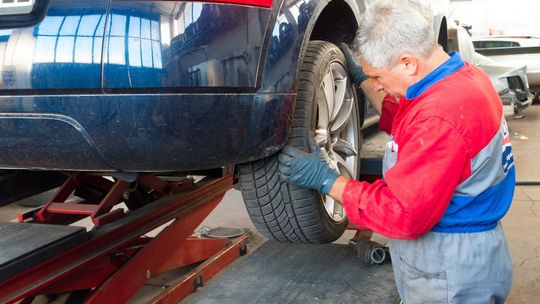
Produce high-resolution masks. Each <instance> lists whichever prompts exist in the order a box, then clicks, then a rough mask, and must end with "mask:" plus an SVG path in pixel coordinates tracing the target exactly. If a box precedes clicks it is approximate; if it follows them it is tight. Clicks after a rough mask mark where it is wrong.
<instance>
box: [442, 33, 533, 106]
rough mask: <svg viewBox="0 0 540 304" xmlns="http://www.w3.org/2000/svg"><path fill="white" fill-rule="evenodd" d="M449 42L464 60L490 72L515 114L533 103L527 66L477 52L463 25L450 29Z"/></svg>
mask: <svg viewBox="0 0 540 304" xmlns="http://www.w3.org/2000/svg"><path fill="white" fill-rule="evenodd" d="M448 44H449V49H451V50H456V51H459V53H460V54H461V56H462V57H463V59H464V60H466V61H468V62H470V63H471V64H474V65H476V66H478V67H479V68H480V69H482V70H484V72H486V73H487V74H488V76H489V78H490V79H491V82H492V83H493V86H494V87H495V89H496V90H497V92H498V93H499V97H500V98H501V101H502V103H503V105H509V106H511V107H512V110H513V113H514V115H521V114H522V112H523V110H525V109H526V108H527V107H528V106H529V105H531V103H532V96H531V94H530V92H529V86H528V79H527V74H526V71H527V66H525V65H512V64H505V63H499V62H495V61H494V60H492V59H489V58H487V57H485V56H483V55H481V54H479V53H477V52H476V51H475V49H474V46H473V43H472V40H471V37H470V36H469V33H467V31H466V30H465V29H464V28H462V27H457V28H451V29H449V30H448Z"/></svg>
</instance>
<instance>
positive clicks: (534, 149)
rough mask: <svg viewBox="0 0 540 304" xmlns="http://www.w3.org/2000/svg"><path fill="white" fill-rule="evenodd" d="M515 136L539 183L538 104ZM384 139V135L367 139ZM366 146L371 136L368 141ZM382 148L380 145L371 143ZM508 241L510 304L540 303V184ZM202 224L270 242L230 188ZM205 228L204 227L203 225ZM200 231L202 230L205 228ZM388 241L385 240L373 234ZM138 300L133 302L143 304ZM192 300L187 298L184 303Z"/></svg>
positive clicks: (526, 172)
mask: <svg viewBox="0 0 540 304" xmlns="http://www.w3.org/2000/svg"><path fill="white" fill-rule="evenodd" d="M508 125H509V128H510V132H511V137H512V144H513V148H514V157H515V162H516V168H517V180H518V181H539V182H540V157H539V156H540V155H539V154H538V153H539V152H540V106H532V107H531V108H529V109H528V110H527V111H526V115H525V117H524V118H522V119H512V118H511V117H509V118H508ZM369 136H370V137H372V138H380V137H381V135H380V134H376V133H375V134H371V135H369ZM367 140H368V142H369V140H370V138H367ZM368 144H370V145H371V146H375V147H378V146H381V145H380V143H379V142H378V141H377V142H375V141H372V142H371V143H368ZM34 199H35V198H34ZM25 209H26V208H24V207H21V206H20V205H18V204H12V205H9V206H5V207H2V208H0V221H8V220H14V219H15V217H16V215H17V214H18V213H19V212H21V211H23V210H25ZM503 225H504V229H505V232H506V235H507V238H508V241H509V245H510V250H511V254H512V260H513V268H514V282H513V287H512V290H511V292H510V296H509V298H508V301H507V303H511V304H522V303H523V304H525V303H537V302H538V301H539V299H540V288H539V287H540V258H539V255H540V186H518V187H516V192H515V195H514V201H513V204H512V207H511V209H510V211H509V212H508V214H507V215H506V216H505V218H504V219H503ZM202 226H206V227H212V228H214V227H220V226H221V227H239V228H247V229H249V230H250V231H251V232H252V233H251V235H250V247H249V248H250V250H251V252H253V251H254V250H256V249H257V248H258V247H259V246H260V245H262V244H263V243H264V242H266V241H267V240H266V239H265V238H264V237H263V236H262V235H260V234H259V233H258V232H257V230H256V229H255V227H254V226H253V224H252V223H251V221H250V220H249V217H248V215H247V212H246V210H245V208H244V205H243V201H242V197H241V194H240V192H239V191H237V190H230V191H229V192H228V193H227V194H226V197H225V199H224V200H223V202H222V203H221V204H220V205H219V206H218V207H217V208H216V210H214V212H212V214H210V216H209V217H208V218H207V219H206V220H205V222H204V223H203V225H202ZM202 226H201V227H202ZM201 227H200V228H201ZM352 235H353V232H351V231H347V232H346V233H345V235H344V236H343V237H341V238H340V239H339V240H338V241H337V242H338V243H347V240H348V239H350V238H351V237H352ZM375 239H376V240H377V241H379V242H384V241H385V240H384V238H383V237H381V236H375ZM143 299H148V297H144V296H143V297H139V298H138V299H133V300H134V301H132V302H133V303H144V302H146V301H144V300H143ZM186 300H188V302H189V298H188V299H186Z"/></svg>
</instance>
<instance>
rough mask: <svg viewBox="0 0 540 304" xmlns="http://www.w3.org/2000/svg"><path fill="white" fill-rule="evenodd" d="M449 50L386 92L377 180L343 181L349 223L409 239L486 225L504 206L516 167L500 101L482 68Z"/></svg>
mask: <svg viewBox="0 0 540 304" xmlns="http://www.w3.org/2000/svg"><path fill="white" fill-rule="evenodd" d="M450 55H451V57H450V59H448V60H447V61H446V62H445V63H443V64H442V65H441V66H439V67H438V68H437V69H435V70H434V71H432V72H431V73H430V74H429V75H428V76H426V77H425V78H424V79H422V80H421V81H419V82H417V83H415V84H414V85H412V86H411V87H409V88H408V89H407V94H406V96H405V98H403V97H402V98H400V100H399V102H398V101H397V100H396V99H395V98H393V97H391V96H386V97H385V99H384V101H383V105H382V112H381V121H380V124H379V127H380V128H381V129H382V130H384V131H386V132H387V133H389V134H390V138H391V139H390V141H389V142H388V144H387V147H386V152H385V157H384V161H383V169H384V174H383V176H384V178H383V179H381V180H378V181H376V182H374V183H371V184H370V183H367V182H359V181H354V180H351V181H349V182H348V183H347V185H346V187H345V192H344V194H343V204H344V207H345V210H346V212H347V215H348V217H349V220H350V221H351V222H352V223H353V224H356V225H357V226H359V227H367V228H369V229H371V230H373V231H375V232H378V233H380V234H382V235H384V236H387V237H390V238H396V239H413V238H416V237H418V236H420V235H422V234H424V233H426V232H428V231H436V232H446V233H461V232H480V231H487V230H491V229H493V228H495V227H496V226H497V223H498V221H499V219H501V218H502V217H503V216H504V215H505V214H506V212H507V211H508V209H509V207H510V203H511V201H512V196H513V194H514V187H515V168H514V158H513V155H512V146H511V145H510V136H509V133H508V127H507V125H506V121H505V119H504V115H503V108H502V103H501V100H500V98H499V96H498V94H497V92H496V91H495V89H494V87H493V85H492V84H491V81H490V79H489V78H488V76H487V75H486V74H485V73H484V72H483V71H481V70H479V69H478V68H476V67H474V66H472V65H471V64H469V63H466V62H464V61H463V60H462V59H461V57H460V56H459V54H458V53H452V54H450Z"/></svg>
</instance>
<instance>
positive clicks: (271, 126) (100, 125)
mask: <svg viewBox="0 0 540 304" xmlns="http://www.w3.org/2000/svg"><path fill="white" fill-rule="evenodd" d="M116 97H117V98H116V99H115V100H114V102H110V101H111V100H113V99H112V98H111V96H110V95H84V96H70V95H67V96H11V97H9V98H3V99H2V103H1V104H0V112H1V113H2V114H0V127H1V128H2V130H4V131H3V132H2V136H0V143H1V145H0V147H1V148H0V164H3V165H2V166H3V167H4V168H32V169H41V168H53V169H62V170H80V168H84V170H85V171H133V172H142V171H148V172H155V171H157V172H163V171H179V170H186V168H189V169H190V170H195V169H206V168H214V167H219V166H221V165H223V164H227V163H230V164H232V163H238V162H243V161H249V160H254V159H255V157H257V156H258V155H265V154H273V153H275V152H276V151H278V150H279V149H280V147H281V143H282V142H283V141H284V140H285V139H286V137H287V134H286V132H285V131H284V130H286V128H285V127H284V126H286V125H287V123H288V118H289V116H290V115H291V113H290V112H289V111H286V110H284V109H290V108H291V104H292V101H293V96H292V94H219V95H216V94H197V95H192V94H187V95H186V94H159V95H154V94H151V95H146V94H134V95H128V94H126V95H123V96H122V97H121V98H118V96H116ZM22 110H24V112H23V111H22ZM85 110H88V111H85ZM188 126H189V128H187V127H188ZM276 130H277V131H276ZM248 139H249V140H248ZM29 146H31V147H32V149H28V147H29ZM186 155H189V157H186ZM224 161H227V162H226V163H224Z"/></svg>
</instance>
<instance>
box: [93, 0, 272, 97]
mask: <svg viewBox="0 0 540 304" xmlns="http://www.w3.org/2000/svg"><path fill="white" fill-rule="evenodd" d="M270 15H271V11H270V10H269V9H261V8H256V7H246V6H233V5H224V4H209V3H201V2H181V1H112V2H111V8H110V13H109V18H108V24H107V32H106V38H105V46H104V76H103V78H104V88H105V89H110V88H186V87H189V88H207V87H218V88H255V87H256V79H257V73H258V65H259V61H260V59H261V56H262V51H263V43H264V41H263V39H264V34H265V30H266V28H267V27H268V22H269V19H270ZM239 46H241V47H239Z"/></svg>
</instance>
